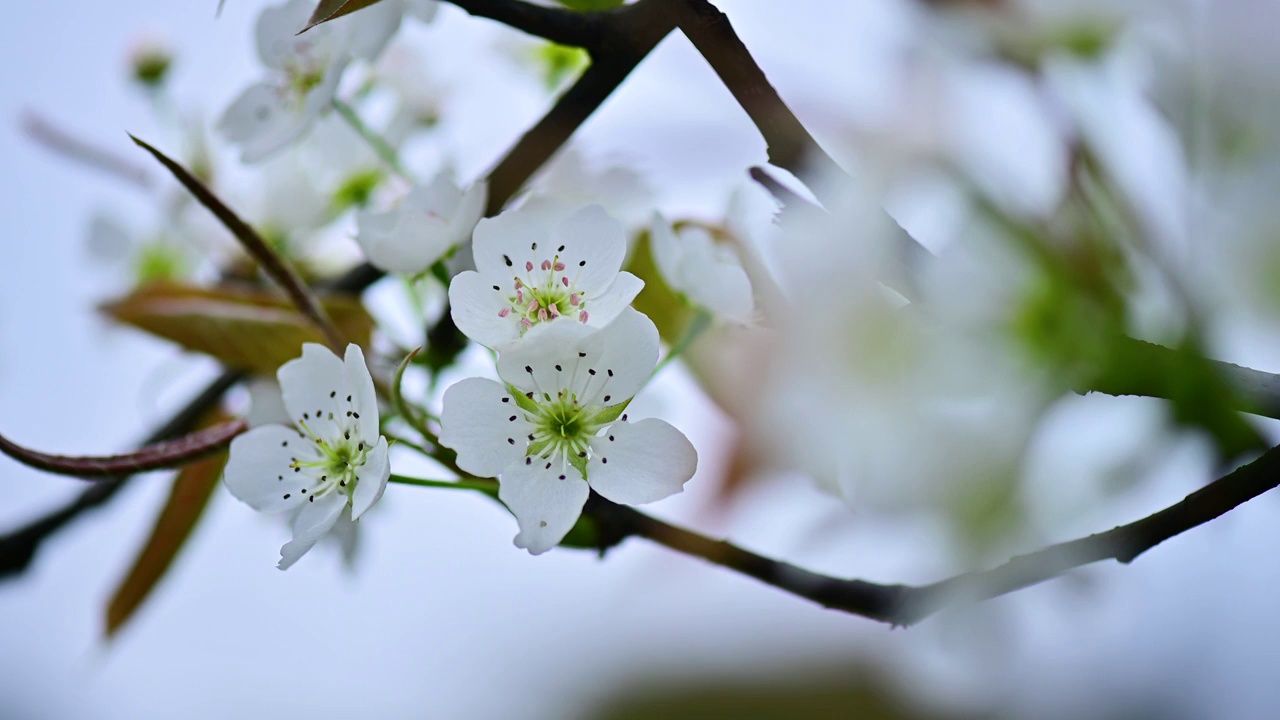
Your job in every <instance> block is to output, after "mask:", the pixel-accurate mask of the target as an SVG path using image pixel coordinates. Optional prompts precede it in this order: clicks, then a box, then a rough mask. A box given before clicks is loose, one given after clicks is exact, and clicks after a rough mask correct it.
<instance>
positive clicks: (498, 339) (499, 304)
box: [449, 229, 520, 349]
mask: <svg viewBox="0 0 1280 720" xmlns="http://www.w3.org/2000/svg"><path fill="white" fill-rule="evenodd" d="M477 231H478V229H477ZM495 284H496V283H494V282H492V280H491V279H487V278H486V277H485V276H483V275H481V274H480V273H478V272H474V271H471V270H468V271H466V272H460V273H458V274H457V275H455V276H454V277H453V280H452V281H451V282H450V283H449V313H450V314H451V315H452V316H453V322H454V324H455V325H457V326H458V329H459V330H461V331H462V334H463V335H466V336H467V337H469V338H471V339H472V340H474V341H476V342H478V343H480V344H481V345H484V346H485V347H490V348H494V349H498V348H501V347H503V346H504V345H507V344H510V343H512V342H514V341H516V340H519V339H520V321H519V320H518V319H516V317H515V315H514V314H512V315H508V316H507V317H500V316H499V315H498V313H499V312H501V311H502V309H503V308H506V307H510V304H509V303H508V302H507V298H506V296H504V295H503V294H502V292H501V290H494V289H493V285H495Z"/></svg>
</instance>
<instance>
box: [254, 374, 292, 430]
mask: <svg viewBox="0 0 1280 720" xmlns="http://www.w3.org/2000/svg"><path fill="white" fill-rule="evenodd" d="M247 389H248V390H249V412H248V414H247V416H246V417H245V419H246V420H248V421H249V427H260V426H262V425H284V424H286V423H291V422H292V421H291V420H290V419H289V412H288V411H287V410H285V409H284V396H283V395H282V394H281V393H280V383H278V382H276V381H275V380H272V379H271V378H268V377H255V378H253V379H252V380H250V381H249V384H248V388H247Z"/></svg>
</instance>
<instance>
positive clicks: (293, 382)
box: [276, 343, 350, 430]
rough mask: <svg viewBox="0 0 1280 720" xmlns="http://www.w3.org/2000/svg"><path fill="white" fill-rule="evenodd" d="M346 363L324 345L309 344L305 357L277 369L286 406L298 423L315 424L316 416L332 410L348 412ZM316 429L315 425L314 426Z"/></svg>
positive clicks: (306, 345) (325, 415)
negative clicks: (312, 422)
mask: <svg viewBox="0 0 1280 720" xmlns="http://www.w3.org/2000/svg"><path fill="white" fill-rule="evenodd" d="M343 373H344V370H343V363H342V361H341V360H339V359H338V356H337V355H334V354H333V353H332V352H330V351H329V349H328V348H326V347H325V346H323V345H317V344H316V343H306V344H305V345H303V346H302V356H301V357H298V358H294V359H293V360H290V361H289V362H287V363H285V364H284V365H281V366H280V369H279V370H278V371H277V372H276V378H277V379H279V381H280V392H281V394H282V395H283V396H284V408H285V410H286V411H288V413H289V419H290V420H291V421H292V422H294V423H298V422H307V423H309V424H310V423H311V419H312V418H315V417H325V418H327V417H328V414H329V413H331V412H332V413H334V414H335V415H339V416H345V415H346V409H347V407H348V406H347V404H346V395H348V394H349V393H350V391H349V390H346V383H345V381H344V377H343ZM310 426H311V427H312V429H313V430H315V427H316V426H315V425H310Z"/></svg>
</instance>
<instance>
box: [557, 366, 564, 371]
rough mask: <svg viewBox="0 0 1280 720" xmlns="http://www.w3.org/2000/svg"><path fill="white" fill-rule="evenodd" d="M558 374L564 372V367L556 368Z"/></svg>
mask: <svg viewBox="0 0 1280 720" xmlns="http://www.w3.org/2000/svg"><path fill="white" fill-rule="evenodd" d="M556 372H564V368H562V367H560V366H559V365H557V366H556Z"/></svg>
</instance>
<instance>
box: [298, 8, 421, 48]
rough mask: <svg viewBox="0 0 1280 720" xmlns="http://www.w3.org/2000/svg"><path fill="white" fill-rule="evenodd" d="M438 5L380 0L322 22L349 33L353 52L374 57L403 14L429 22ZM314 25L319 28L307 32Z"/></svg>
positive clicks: (388, 39) (394, 30) (398, 24)
mask: <svg viewBox="0 0 1280 720" xmlns="http://www.w3.org/2000/svg"><path fill="white" fill-rule="evenodd" d="M439 9H440V3H438V2H436V0H379V2H377V3H375V4H373V5H371V6H369V7H366V8H361V9H360V10H357V11H356V12H353V13H351V14H350V15H346V16H344V17H341V18H338V19H337V20H332V21H330V22H328V23H325V24H326V25H333V26H334V27H336V28H337V29H338V30H339V31H340V32H344V33H347V34H348V36H349V43H350V46H349V47H350V51H351V54H352V55H353V56H355V57H357V58H360V59H362V60H370V61H373V60H377V59H378V57H379V56H380V55H382V52H383V51H384V50H386V48H387V45H388V43H390V42H391V38H393V37H395V34H396V33H397V32H399V30H400V24H401V22H402V21H403V20H404V18H405V16H406V15H407V16H409V17H414V18H417V19H418V20H420V21H422V22H424V23H429V22H431V21H432V20H434V19H435V17H436V12H437V11H438V10H439ZM319 27H323V25H321V26H319ZM316 29H318V28H312V29H311V30H308V31H307V32H313V31H314V30H316Z"/></svg>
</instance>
